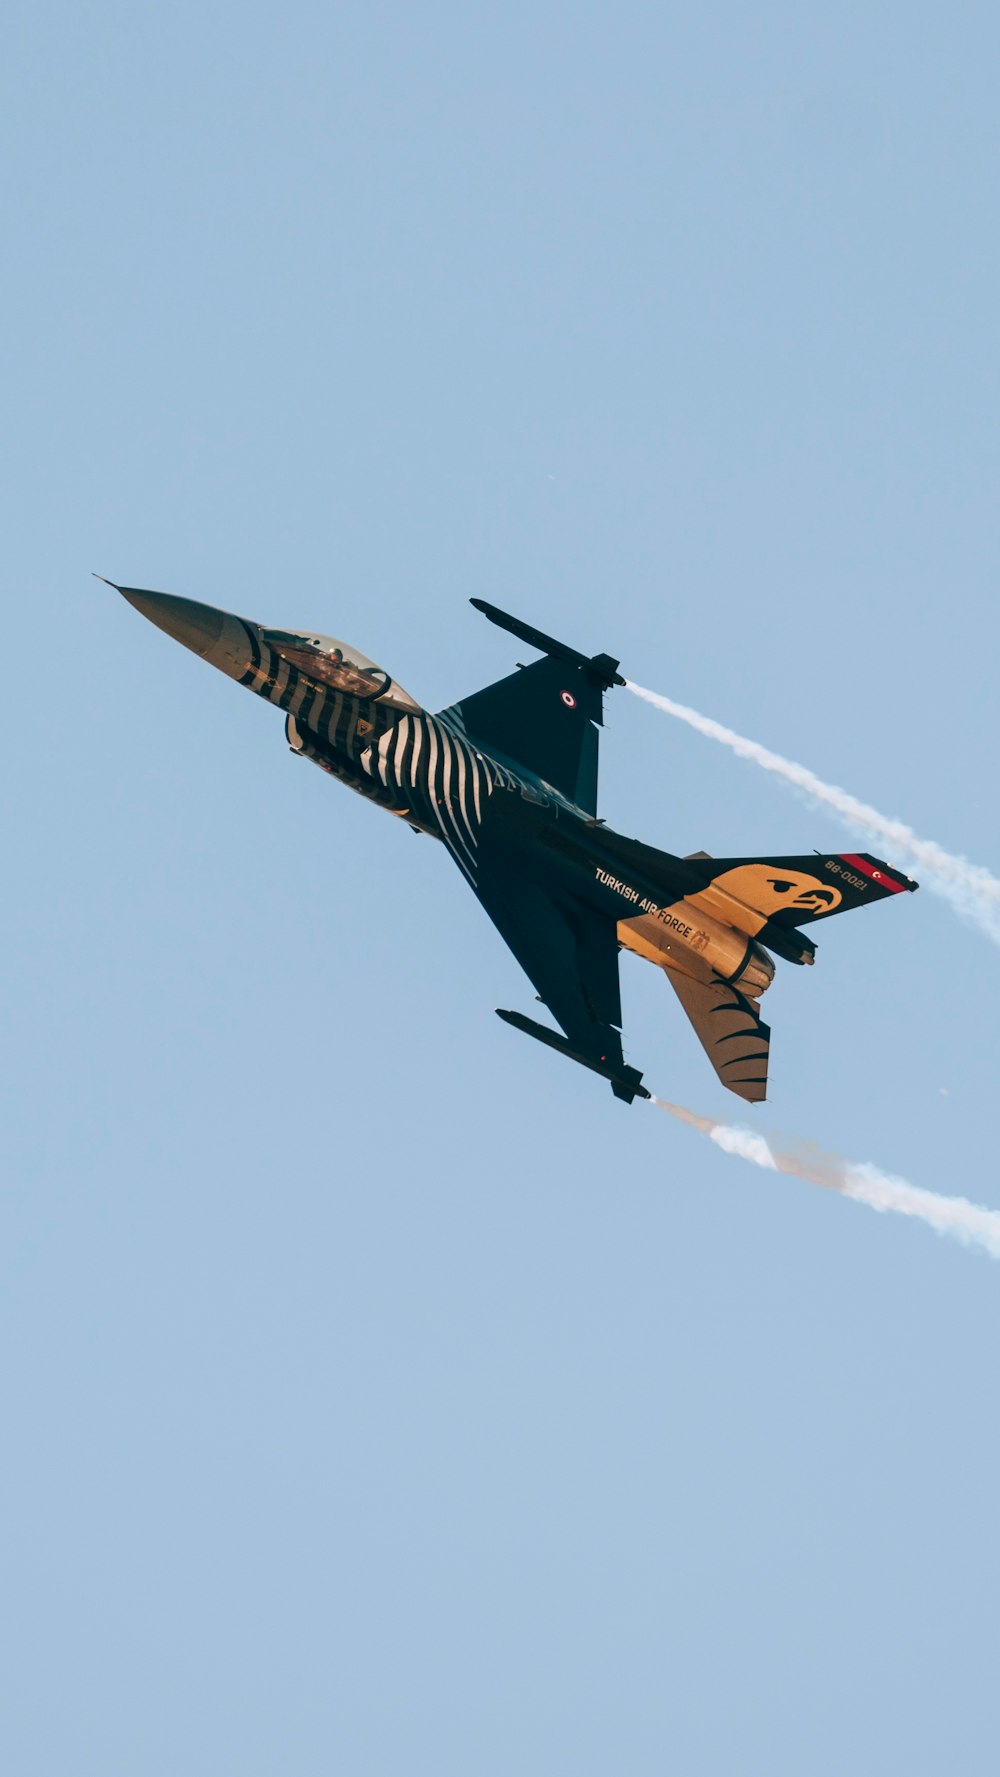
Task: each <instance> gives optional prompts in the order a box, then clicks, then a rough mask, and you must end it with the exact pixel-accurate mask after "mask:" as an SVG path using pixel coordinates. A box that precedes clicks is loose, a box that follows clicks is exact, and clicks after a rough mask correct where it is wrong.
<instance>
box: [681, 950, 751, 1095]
mask: <svg viewBox="0 0 1000 1777" xmlns="http://www.w3.org/2000/svg"><path fill="white" fill-rule="evenodd" d="M663 972H664V974H665V975H666V976H667V978H668V980H669V982H670V985H671V987H672V988H673V989H674V992H675V993H676V995H677V998H678V999H679V1000H680V1002H681V1005H682V1006H683V1007H684V1010H685V1012H686V1013H687V1015H688V1017H689V1018H690V1020H691V1023H692V1024H693V1025H694V1030H695V1035H696V1036H697V1038H698V1041H699V1042H700V1044H701V1046H702V1048H703V1049H704V1051H705V1054H706V1055H707V1056H708V1059H709V1061H710V1062H711V1063H712V1066H713V1067H714V1069H715V1071H716V1073H717V1074H718V1076H719V1079H720V1080H721V1081H722V1084H723V1085H724V1086H727V1087H728V1088H729V1090H730V1092H735V1093H736V1095H737V1097H739V1098H743V1099H746V1101H747V1103H748V1104H760V1103H761V1102H762V1101H763V1099H765V1098H766V1097H767V1063H768V1058H769V1055H770V1044H771V1028H770V1026H769V1025H767V1024H765V1023H764V1022H763V1020H762V1019H761V1017H760V1015H759V1013H758V1011H757V1008H756V1006H754V1005H753V1003H752V1001H750V1000H748V999H747V998H746V997H745V995H744V994H742V993H739V992H738V991H737V989H736V988H735V987H733V986H732V985H731V984H730V983H729V982H728V981H723V980H722V979H721V978H720V976H718V975H713V976H712V977H711V979H710V980H708V981H693V980H692V979H691V977H690V975H682V974H680V973H679V972H678V970H676V969H665V970H664V971H663Z"/></svg>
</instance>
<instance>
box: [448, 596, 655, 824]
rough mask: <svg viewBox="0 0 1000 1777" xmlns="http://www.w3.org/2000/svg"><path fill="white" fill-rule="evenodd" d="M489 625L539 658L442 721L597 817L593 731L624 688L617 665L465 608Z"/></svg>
mask: <svg viewBox="0 0 1000 1777" xmlns="http://www.w3.org/2000/svg"><path fill="white" fill-rule="evenodd" d="M471 602H472V603H473V604H474V605H475V607H476V609H477V610H479V611H482V612H483V613H484V614H485V615H486V616H487V617H488V618H489V619H490V622H491V623H496V624H498V625H499V627H500V628H501V629H506V630H509V631H510V632H511V634H513V635H516V636H519V637H520V639H521V640H522V641H525V642H527V643H528V644H529V645H530V646H531V647H532V648H540V649H542V650H543V652H544V655H545V658H544V659H543V660H536V661H535V663H534V665H533V666H526V667H522V668H520V669H519V670H518V671H517V672H514V673H510V674H509V675H508V676H507V678H505V679H498V680H497V682H496V684H494V685H487V686H486V688H485V689H484V690H482V691H474V692H473V693H472V694H471V696H469V697H463V698H462V700H461V702H460V703H456V704H452V706H451V707H450V709H447V710H443V711H442V712H441V713H442V715H443V717H444V718H445V720H446V721H448V722H450V723H451V724H452V726H453V727H457V728H459V729H460V730H461V731H462V732H463V733H464V734H466V735H467V737H468V739H469V740H470V741H472V742H473V743H475V742H476V741H478V742H479V744H480V745H481V746H482V747H483V749H484V751H486V752H495V753H498V754H499V755H500V756H501V758H503V759H507V760H509V761H510V763H511V764H513V765H522V766H525V767H526V768H527V769H528V771H530V772H533V773H534V775H535V776H536V777H539V778H541V779H542V780H543V781H544V782H545V783H547V784H551V785H552V787H553V789H555V790H559V791H560V792H561V793H562V795H564V796H566V797H568V799H569V800H570V802H573V803H575V805H576V806H577V808H582V809H583V810H584V812H585V813H586V814H596V813H597V726H595V724H596V725H600V724H601V723H602V722H603V720H604V709H603V705H604V692H605V690H606V689H607V687H608V686H609V685H623V684H624V683H625V681H624V679H623V678H622V676H621V674H620V673H619V671H618V662H617V660H612V658H611V656H610V655H608V654H595V655H592V656H590V657H588V656H587V655H585V654H581V653H579V651H578V650H577V649H575V648H570V647H568V646H567V645H566V644H565V643H564V642H557V641H555V640H554V639H553V637H552V636H547V635H543V634H542V632H541V630H537V629H533V628H531V626H530V625H529V624H526V623H521V622H520V621H519V619H517V618H516V617H509V616H508V615H507V613H506V612H505V611H498V610H497V608H496V606H495V605H488V604H486V602H485V601H484V600H483V599H473V600H472V601H471Z"/></svg>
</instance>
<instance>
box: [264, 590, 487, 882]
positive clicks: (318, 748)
mask: <svg viewBox="0 0 1000 1777" xmlns="http://www.w3.org/2000/svg"><path fill="white" fill-rule="evenodd" d="M246 629H247V635H248V637H249V640H250V645H251V654H252V664H251V666H250V667H249V668H248V669H247V671H246V672H245V673H244V674H243V675H242V678H241V680H240V683H241V684H243V685H245V686H246V687H247V688H248V690H251V691H254V692H256V693H257V695H258V696H259V697H264V698H266V699H267V701H268V702H269V703H273V704H276V705H277V706H278V708H279V709H282V710H284V711H285V713H286V716H287V717H288V721H287V724H286V733H287V736H288V742H289V745H290V746H291V748H292V750H293V752H295V753H298V754H300V755H301V756H304V757H305V758H308V759H312V760H313V761H314V763H315V764H317V765H320V766H322V768H323V769H324V770H325V771H328V772H329V773H330V774H331V775H332V776H334V777H337V778H339V779H340V781H341V782H342V783H346V784H348V785H349V786H350V788H351V789H353V790H357V791H358V792H359V794H361V795H362V796H365V797H367V798H368V800H369V801H372V802H375V803H376V804H378V806H379V807H381V808H385V809H387V810H388V811H389V812H390V813H391V814H395V815H399V816H401V817H403V818H405V819H406V820H407V821H409V822H410V823H411V825H413V826H414V827H418V828H420V829H421V830H422V831H423V832H425V833H429V834H431V835H432V836H433V837H435V838H437V839H442V840H443V841H444V843H445V845H446V846H447V847H448V850H449V851H450V852H451V854H452V856H453V858H454V859H455V862H456V863H457V864H458V866H459V868H460V869H461V870H462V872H463V873H464V875H465V876H466V877H467V878H468V879H469V881H470V882H471V883H472V884H473V886H475V883H476V853H477V849H478V844H479V835H480V830H481V827H482V822H483V813H484V810H485V808H486V805H487V803H488V800H489V798H490V797H491V796H492V795H493V793H494V792H495V791H496V790H516V789H518V788H520V787H521V786H520V783H519V780H518V779H517V778H515V777H514V775H513V773H512V772H510V771H509V770H508V769H507V768H506V767H505V766H503V765H501V764H499V763H498V762H497V761H496V760H495V759H491V758H490V757H489V755H488V754H486V753H483V752H482V751H481V750H480V749H479V748H477V747H476V746H474V745H473V743H472V742H471V741H470V740H469V739H468V738H467V737H466V735H465V734H463V733H462V732H461V727H462V723H461V714H460V712H459V711H458V710H455V711H449V713H448V715H447V716H446V717H443V716H432V715H430V714H429V713H428V712H427V711H426V710H422V709H419V708H417V707H413V708H411V707H398V706H393V704H392V702H391V700H390V701H385V702H383V701H381V700H379V699H375V700H366V699H362V698H358V697H352V696H349V695H347V694H346V693H344V692H340V691H334V690H332V689H330V688H328V687H325V686H322V685H319V684H317V683H316V682H315V681H314V680H313V679H310V678H308V677H307V676H306V675H305V674H304V673H302V672H300V671H299V670H298V668H297V667H295V666H293V665H292V664H291V662H290V661H288V660H285V659H284V658H283V657H282V656H281V655H280V654H278V653H277V652H276V651H275V649H273V648H271V647H269V646H268V645H267V643H266V642H265V641H263V640H262V639H261V637H260V635H259V634H255V633H254V628H253V626H251V625H250V624H247V626H246Z"/></svg>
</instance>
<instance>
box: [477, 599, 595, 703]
mask: <svg viewBox="0 0 1000 1777" xmlns="http://www.w3.org/2000/svg"><path fill="white" fill-rule="evenodd" d="M469 603H470V605H472V606H474V608H475V609H476V610H477V611H481V612H482V614H483V616H484V617H488V618H489V620H490V622H491V623H495V624H496V625H497V628H498V629H506V630H507V631H508V632H509V633H510V634H511V635H512V636H517V637H518V638H519V639H520V640H521V641H522V642H527V643H528V646H529V647H531V648H537V649H538V652H539V653H540V654H549V655H553V656H555V658H556V659H557V660H568V661H571V662H572V664H573V666H578V667H580V669H581V670H582V671H583V672H585V673H587V674H588V675H589V676H590V677H591V678H592V679H593V680H594V681H595V683H596V684H598V685H600V687H601V689H602V690H605V691H606V690H609V689H610V687H611V686H612V685H624V684H625V683H626V680H625V679H624V678H623V677H622V675H621V673H620V672H619V671H618V665H619V663H618V661H617V660H614V659H612V657H611V655H610V654H581V653H580V650H579V649H578V648H571V647H569V645H568V644H567V643H566V642H557V641H556V640H555V638H554V637H553V636H547V635H546V634H545V633H544V631H543V630H540V629H535V628H533V627H532V625H531V624H530V623H522V622H521V620H520V618H519V617H511V616H510V614H509V612H507V611H501V610H500V609H499V608H498V606H496V605H490V604H488V603H487V601H486V600H485V599H470V600H469Z"/></svg>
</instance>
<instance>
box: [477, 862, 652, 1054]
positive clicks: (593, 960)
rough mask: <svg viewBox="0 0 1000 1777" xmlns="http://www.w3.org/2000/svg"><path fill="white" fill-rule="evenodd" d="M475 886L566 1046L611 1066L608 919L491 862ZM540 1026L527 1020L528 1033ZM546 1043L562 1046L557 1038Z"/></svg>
mask: <svg viewBox="0 0 1000 1777" xmlns="http://www.w3.org/2000/svg"><path fill="white" fill-rule="evenodd" d="M475 892H476V894H477V895H478V898H479V900H480V902H481V903H482V905H483V907H484V908H485V910H486V912H487V913H488V914H489V916H490V918H491V920H492V921H493V924H494V925H495V926H496V928H497V931H498V932H499V933H500V936H501V937H502V938H503V940H504V942H505V943H506V944H507V945H508V947H509V948H510V949H511V950H512V951H513V953H514V955H515V956H516V958H517V960H518V962H519V963H520V965H521V967H522V969H523V970H524V972H525V974H526V975H527V976H528V978H529V980H530V981H531V982H532V983H533V985H534V987H535V990H536V992H537V994H538V996H539V998H540V999H541V1000H542V1001H543V1002H544V1003H545V1005H546V1006H548V1008H549V1011H550V1012H551V1013H552V1015H553V1017H554V1018H555V1019H556V1020H557V1022H558V1023H559V1024H560V1025H561V1026H562V1029H563V1030H564V1031H565V1033H566V1036H567V1038H568V1039H569V1046H570V1047H569V1049H568V1050H566V1052H567V1053H570V1052H572V1055H573V1057H574V1058H575V1059H576V1060H581V1061H584V1062H585V1063H586V1065H588V1066H595V1067H597V1071H598V1072H607V1074H608V1077H609V1078H610V1077H611V1075H612V1074H613V1073H617V1072H619V1071H620V1070H621V1068H622V1066H623V1060H622V1046H621V1030H620V1026H621V1021H622V1009H621V997H620V993H619V987H618V932H617V926H616V924H615V922H614V920H611V919H602V918H601V917H600V916H599V915H598V914H596V913H595V912H593V911H592V910H591V909H590V908H587V907H584V906H582V905H580V904H579V903H576V902H573V901H572V900H571V899H570V898H569V897H567V898H565V899H563V898H557V897H556V896H555V895H553V894H551V893H549V892H548V891H547V890H545V889H544V888H542V887H541V886H540V885H539V884H538V883H537V882H532V881H531V880H530V879H529V880H527V881H525V880H524V879H523V878H520V877H518V876H515V875H514V873H513V872H510V871H506V870H501V869H497V868H496V867H495V866H494V867H484V868H483V869H481V871H480V875H479V882H478V884H477V886H476V891H475ZM508 1022H517V1020H516V1019H509V1020H508ZM520 1028H522V1029H526V1028H528V1025H527V1023H526V1022H524V1021H522V1022H521V1024H520ZM543 1029H544V1027H542V1026H533V1027H531V1028H530V1029H529V1034H530V1035H533V1036H537V1035H538V1033H539V1031H540V1030H543ZM542 1040H543V1041H544V1040H546V1039H545V1038H544V1036H543V1039H542ZM553 1046H554V1047H563V1045H562V1044H560V1043H559V1042H556V1043H555V1044H553Z"/></svg>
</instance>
